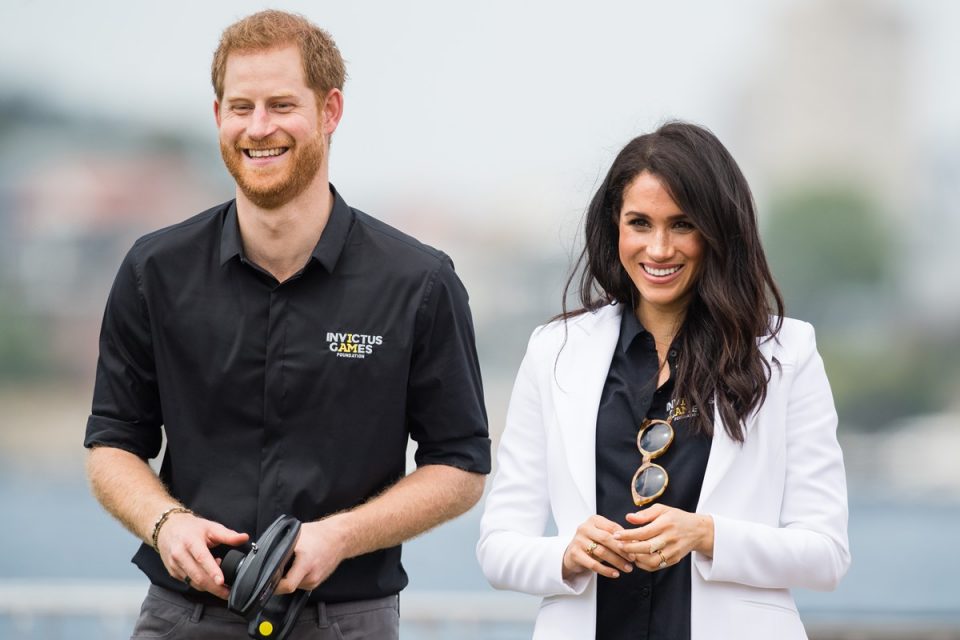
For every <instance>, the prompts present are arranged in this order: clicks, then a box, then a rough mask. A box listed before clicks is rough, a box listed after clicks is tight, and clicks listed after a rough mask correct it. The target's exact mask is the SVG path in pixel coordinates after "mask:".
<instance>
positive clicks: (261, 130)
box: [247, 107, 276, 140]
mask: <svg viewBox="0 0 960 640" xmlns="http://www.w3.org/2000/svg"><path fill="white" fill-rule="evenodd" d="M275 130H276V124H274V122H273V119H272V118H271V116H270V112H269V111H268V110H267V109H265V108H264V107H254V109H253V114H252V115H251V117H250V123H249V125H248V126H247V135H248V136H249V137H250V138H252V139H254V140H262V139H263V138H266V137H268V136H269V135H270V134H271V133H273V132H274V131H275Z"/></svg>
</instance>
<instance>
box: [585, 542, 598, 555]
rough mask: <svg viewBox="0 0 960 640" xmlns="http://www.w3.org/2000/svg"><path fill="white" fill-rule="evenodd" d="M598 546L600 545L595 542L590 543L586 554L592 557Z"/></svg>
mask: <svg viewBox="0 0 960 640" xmlns="http://www.w3.org/2000/svg"><path fill="white" fill-rule="evenodd" d="M599 546H600V545H599V544H597V542H596V541H594V542H591V543H590V546H589V547H587V553H589V554H590V555H593V552H594V551H596V550H597V547H599Z"/></svg>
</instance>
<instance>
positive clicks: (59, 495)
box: [0, 0, 960, 640]
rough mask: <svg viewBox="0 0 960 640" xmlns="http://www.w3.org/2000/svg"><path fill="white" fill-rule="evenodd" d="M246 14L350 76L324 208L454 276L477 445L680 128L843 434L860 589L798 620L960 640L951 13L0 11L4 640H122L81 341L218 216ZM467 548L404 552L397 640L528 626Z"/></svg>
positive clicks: (211, 6) (851, 8) (158, 7)
mask: <svg viewBox="0 0 960 640" xmlns="http://www.w3.org/2000/svg"><path fill="white" fill-rule="evenodd" d="M266 6H271V7H275V8H283V9H288V10H293V11H297V12H300V13H303V14H305V15H306V16H307V17H309V18H310V19H312V20H314V21H315V22H317V23H318V24H320V25H321V26H323V27H325V28H326V29H328V30H329V31H330V32H331V33H332V34H333V35H334V37H335V38H336V40H337V43H338V45H339V47H340V49H341V51H342V53H343V55H344V57H345V58H346V59H347V62H348V72H349V75H350V77H349V80H348V83H347V87H346V114H345V117H344V119H343V121H342V124H341V126H340V128H339V129H338V131H337V133H336V135H335V137H334V140H335V142H334V145H333V148H332V159H331V162H332V164H331V179H332V181H333V182H334V184H336V186H337V187H338V189H339V190H340V191H341V193H343V194H344V197H345V198H346V200H347V201H348V202H349V203H350V204H351V205H352V206H354V207H357V208H360V209H362V210H365V211H367V212H368V213H371V214H373V215H375V216H378V217H380V218H382V219H383V220H385V221H387V222H389V223H390V224H393V225H395V226H397V227H399V228H400V229H402V230H404V231H407V232H409V233H411V234H413V235H415V236H417V237H419V238H420V239H421V240H423V241H425V242H427V243H429V244H432V245H434V246H437V247H440V248H442V249H444V250H445V251H446V252H447V253H449V254H450V255H451V256H452V257H453V259H454V262H455V263H456V265H457V270H458V272H459V274H460V276H461V278H462V279H463V281H464V282H465V284H466V286H467V288H468V290H469V291H470V294H471V304H472V309H473V313H474V318H475V322H476V329H477V335H478V341H479V343H478V346H479V352H480V359H481V365H482V368H483V374H484V381H485V386H486V394H487V407H488V410H489V415H490V419H491V431H492V433H493V436H494V440H495V441H496V439H497V437H498V435H499V432H500V430H501V429H502V422H503V416H504V413H505V407H506V404H507V401H508V394H509V389H510V386H511V385H512V380H513V376H514V374H515V372H516V368H517V366H518V364H519V362H520V359H521V357H522V355H523V349H524V346H525V344H526V340H527V338H528V336H529V333H530V331H531V330H532V329H533V328H534V327H535V326H536V325H538V324H541V323H543V322H544V321H546V320H547V319H548V318H549V317H550V316H552V315H553V314H554V313H556V312H557V311H558V310H559V306H560V291H561V287H562V284H563V281H564V278H565V276H566V275H567V274H568V271H569V268H570V265H571V260H572V256H574V255H575V254H576V252H577V251H578V250H579V248H580V239H579V234H578V225H579V224H580V222H581V218H582V215H583V212H584V210H585V208H586V204H587V202H588V200H589V198H590V196H591V195H592V193H593V191H594V189H595V188H596V187H597V186H598V185H599V183H600V181H601V179H602V176H603V174H604V172H605V171H606V169H607V167H608V166H609V164H610V162H611V161H612V159H613V156H614V155H615V154H616V152H617V151H618V150H619V149H620V148H621V147H622V146H623V145H624V144H625V143H626V142H627V141H628V140H629V139H630V138H632V137H633V136H635V135H638V134H639V133H642V132H646V131H649V130H651V129H653V128H655V127H656V126H657V125H658V124H660V123H661V122H663V121H665V120H667V119H671V118H681V119H686V120H691V121H695V122H698V123H702V124H704V125H706V126H708V127H709V128H711V129H712V130H713V131H714V132H715V133H717V135H718V136H719V137H720V138H721V140H723V141H724V142H725V143H726V144H727V146H728V147H729V148H730V150H731V151H732V152H733V154H734V156H735V157H736V158H737V159H738V160H739V162H740V163H741V167H742V168H743V170H744V172H745V173H746V175H747V178H748V180H749V181H750V183H751V185H752V186H753V187H754V190H755V195H756V199H757V201H758V205H759V211H760V217H761V226H762V230H763V234H764V239H765V243H766V248H767V252H768V256H769V258H770V260H771V262H772V264H773V267H774V271H775V274H776V276H777V277H778V279H779V282H780V283H781V285H782V288H783V291H784V293H785V296H786V300H787V305H788V314H789V315H791V316H794V317H798V318H802V319H804V320H808V321H810V322H813V323H814V324H815V325H816V327H817V332H818V343H819V347H820V350H821V353H822V355H823V357H824V360H825V362H826V365H827V371H828V373H829V375H830V378H831V383H832V385H833V389H834V393H835V396H836V402H837V406H838V410H839V414H840V438H841V442H842V445H843V447H844V452H845V457H846V463H847V470H848V476H849V483H850V492H851V493H850V518H851V519H850V538H851V546H852V553H853V567H852V569H851V570H850V573H849V575H848V576H847V578H846V580H845V581H844V582H843V583H842V585H841V586H840V588H839V589H838V590H837V591H836V592H834V593H829V594H822V593H813V592H807V591H802V590H801V591H798V592H797V594H796V595H797V600H798V603H799V605H800V610H801V615H802V617H803V618H804V620H805V622H806V624H807V626H808V629H809V630H810V632H811V635H812V636H813V637H815V638H822V639H827V638H851V639H852V638H858V639H861V638H901V637H902V638H960V587H958V586H957V580H956V576H957V575H958V573H960V555H958V554H957V553H956V542H955V540H956V535H957V531H960V466H958V464H957V462H956V460H957V458H958V457H960V456H958V454H960V428H958V427H960V401H958V396H960V394H958V392H960V251H958V250H957V248H956V239H957V237H958V234H960V215H958V213H960V211H958V209H957V202H958V201H960V84H958V82H957V75H956V74H957V68H958V67H960V40H958V39H957V38H956V31H957V27H958V26H960V3H956V2H952V1H951V0H875V1H870V0H809V1H800V0H734V1H732V2H725V3H718V2H710V1H708V0H690V1H688V2H683V3H667V2H646V1H635V2H630V3H625V2H613V1H608V0H595V1H594V2H590V3H585V2H558V1H551V2H548V1H546V0H535V1H531V2H522V3H521V2H506V1H500V0H494V1H490V2H471V3H449V2H443V1H441V0H415V1H412V2H402V3H394V2H385V1H378V2H365V3H345V2H339V3H332V2H330V3H327V2H308V1H306V0H304V1H299V2H297V1H292V0H291V1H283V0H278V1H277V2H275V3H272V4H271V5H266V4H264V3H260V2H251V1H231V2H184V1H182V0H171V1H168V2H164V3H145V2H121V1H120V0H89V1H88V2H83V3H76V2H69V1H67V0H63V1H59V2H58V1H54V0H47V1H32V0H2V2H0V23H2V24H3V25H5V29H4V37H3V38H2V39H0V513H3V514H4V516H5V521H4V523H3V525H2V526H0V549H2V553H0V637H3V638H6V637H14V634H16V637H18V638H70V639H75V640H84V639H86V638H126V637H128V635H129V630H130V628H131V625H132V622H133V619H134V617H135V615H136V612H137V610H138V607H139V603H140V600H141V599H142V597H143V594H144V590H145V587H146V583H145V580H144V578H143V577H142V576H141V575H140V574H139V572H138V571H137V570H136V569H135V568H134V567H133V565H131V564H130V563H129V558H130V557H131V556H132V554H133V552H134V550H135V548H136V546H137V543H136V541H135V540H134V538H133V536H131V535H130V534H128V533H127V532H125V531H124V530H123V529H122V528H121V526H120V525H119V524H117V523H116V522H114V521H113V520H112V519H111V518H110V517H108V516H107V515H106V514H105V513H104V512H103V511H102V510H101V509H100V508H99V506H98V505H97V504H96V503H95V501H94V500H93V498H92V497H90V495H89V490H88V488H87V484H86V480H85V477H84V474H83V461H84V450H83V449H82V447H81V442H82V439H83V432H84V425H85V420H86V417H87V414H88V413H89V406H90V396H91V391H92V384H93V373H94V368H95V363H96V355H97V335H98V330H99V323H100V317H101V314H102V311H103V306H104V302H105V300H106V296H107V292H108V290H109V287H110V284H111V282H112V280H113V277H114V274H115V272H116V269H117V267H118V265H119V262H120V260H121V258H122V256H123V254H124V253H125V252H126V250H127V249H128V248H129V246H130V245H131V244H132V242H133V241H134V240H135V239H136V238H137V237H138V236H139V235H141V234H143V233H145V232H147V231H149V230H152V229H155V228H158V227H161V226H164V225H167V224H171V223H174V222H176V221H178V220H181V219H183V218H186V217H188V216H190V215H192V214H193V213H195V212H198V211H201V210H203V209H206V208H208V207H209V206H212V205H213V204H215V203H218V202H222V201H224V200H227V199H229V198H230V197H232V194H233V183H232V181H231V180H230V178H229V176H228V174H227V173H226V171H225V170H224V168H223V166H222V164H221V161H220V158H219V153H218V150H217V143H216V131H215V127H214V122H213V112H212V100H213V94H212V89H211V88H210V84H209V64H210V59H211V55H212V52H213V50H214V48H215V47H216V44H217V41H218V38H219V34H220V32H221V31H222V29H223V28H224V27H226V26H227V25H228V24H230V23H231V22H233V21H234V20H236V19H238V18H239V17H241V16H243V15H246V14H249V13H252V12H254V11H256V10H258V9H261V8H265V7H266ZM951 78H952V79H951ZM478 520H479V508H478V509H474V510H473V511H471V512H470V513H469V514H467V515H466V516H464V517H463V518H461V519H459V520H457V521H455V522H453V523H450V524H448V525H445V526H444V527H441V528H440V529H438V530H437V531H435V532H433V533H430V534H428V535H426V536H424V537H422V538H420V539H418V540H416V541H414V542H412V543H410V544H408V545H405V547H404V563H405V566H406V568H407V571H408V573H409V574H410V576H411V584H410V587H409V589H408V590H407V591H405V592H404V596H403V612H404V613H403V637H404V638H410V639H420V638H484V639H486V638H503V639H507V638H510V639H512V638H523V637H529V634H530V630H531V629H532V625H531V623H530V621H531V620H532V618H533V616H534V615H535V612H536V600H534V599H532V598H528V597H525V596H520V595H516V594H507V593H497V592H494V591H493V590H492V589H491V588H490V587H488V586H487V585H486V583H485V581H484V580H483V578H482V576H481V574H480V571H479V569H478V568H477V566H476V561H475V559H474V552H473V547H474V544H475V541H476V539H477V535H478V534H477V531H478Z"/></svg>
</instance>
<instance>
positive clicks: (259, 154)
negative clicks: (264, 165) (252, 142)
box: [247, 149, 284, 158]
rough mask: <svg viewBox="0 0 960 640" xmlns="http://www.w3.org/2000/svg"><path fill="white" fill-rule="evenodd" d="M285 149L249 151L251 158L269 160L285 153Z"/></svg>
mask: <svg viewBox="0 0 960 640" xmlns="http://www.w3.org/2000/svg"><path fill="white" fill-rule="evenodd" d="M283 151H284V150H283V149H247V153H248V154H249V155H250V157H251V158H269V157H271V156H278V155H280V154H281V153H283Z"/></svg>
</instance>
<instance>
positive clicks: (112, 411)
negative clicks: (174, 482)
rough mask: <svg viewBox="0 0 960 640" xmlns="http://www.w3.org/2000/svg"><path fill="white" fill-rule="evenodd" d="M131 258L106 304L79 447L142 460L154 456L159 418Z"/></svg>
mask: <svg viewBox="0 0 960 640" xmlns="http://www.w3.org/2000/svg"><path fill="white" fill-rule="evenodd" d="M135 252H136V245H135V246H134V248H133V249H131V251H130V252H129V253H128V254H127V256H126V258H125V259H124V261H123V263H122V264H121V266H120V270H119V272H118V273H117V277H116V279H115V280H114V283H113V288H112V289H111V291H110V295H109V297H108V299H107V306H106V310H105V311H104V315H103V324H102V326H101V329H100V356H99V358H98V360H97V376H96V383H95V386H94V393H93V408H92V411H91V415H90V417H89V419H88V420H87V430H86V437H85V438H84V442H83V444H84V446H85V447H93V446H101V445H102V446H108V447H116V448H118V449H123V450H125V451H129V452H130V453H133V454H135V455H137V456H140V457H141V458H144V459H147V458H153V457H156V456H157V454H158V453H159V452H160V446H161V441H162V437H161V425H162V424H163V415H162V411H161V406H160V397H159V393H158V388H157V374H156V366H155V363H154V356H153V341H152V338H151V329H150V320H149V316H148V313H147V305H146V302H145V298H144V295H143V290H142V281H141V278H140V275H139V272H138V269H137V263H136V257H135V255H136V254H135Z"/></svg>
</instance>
